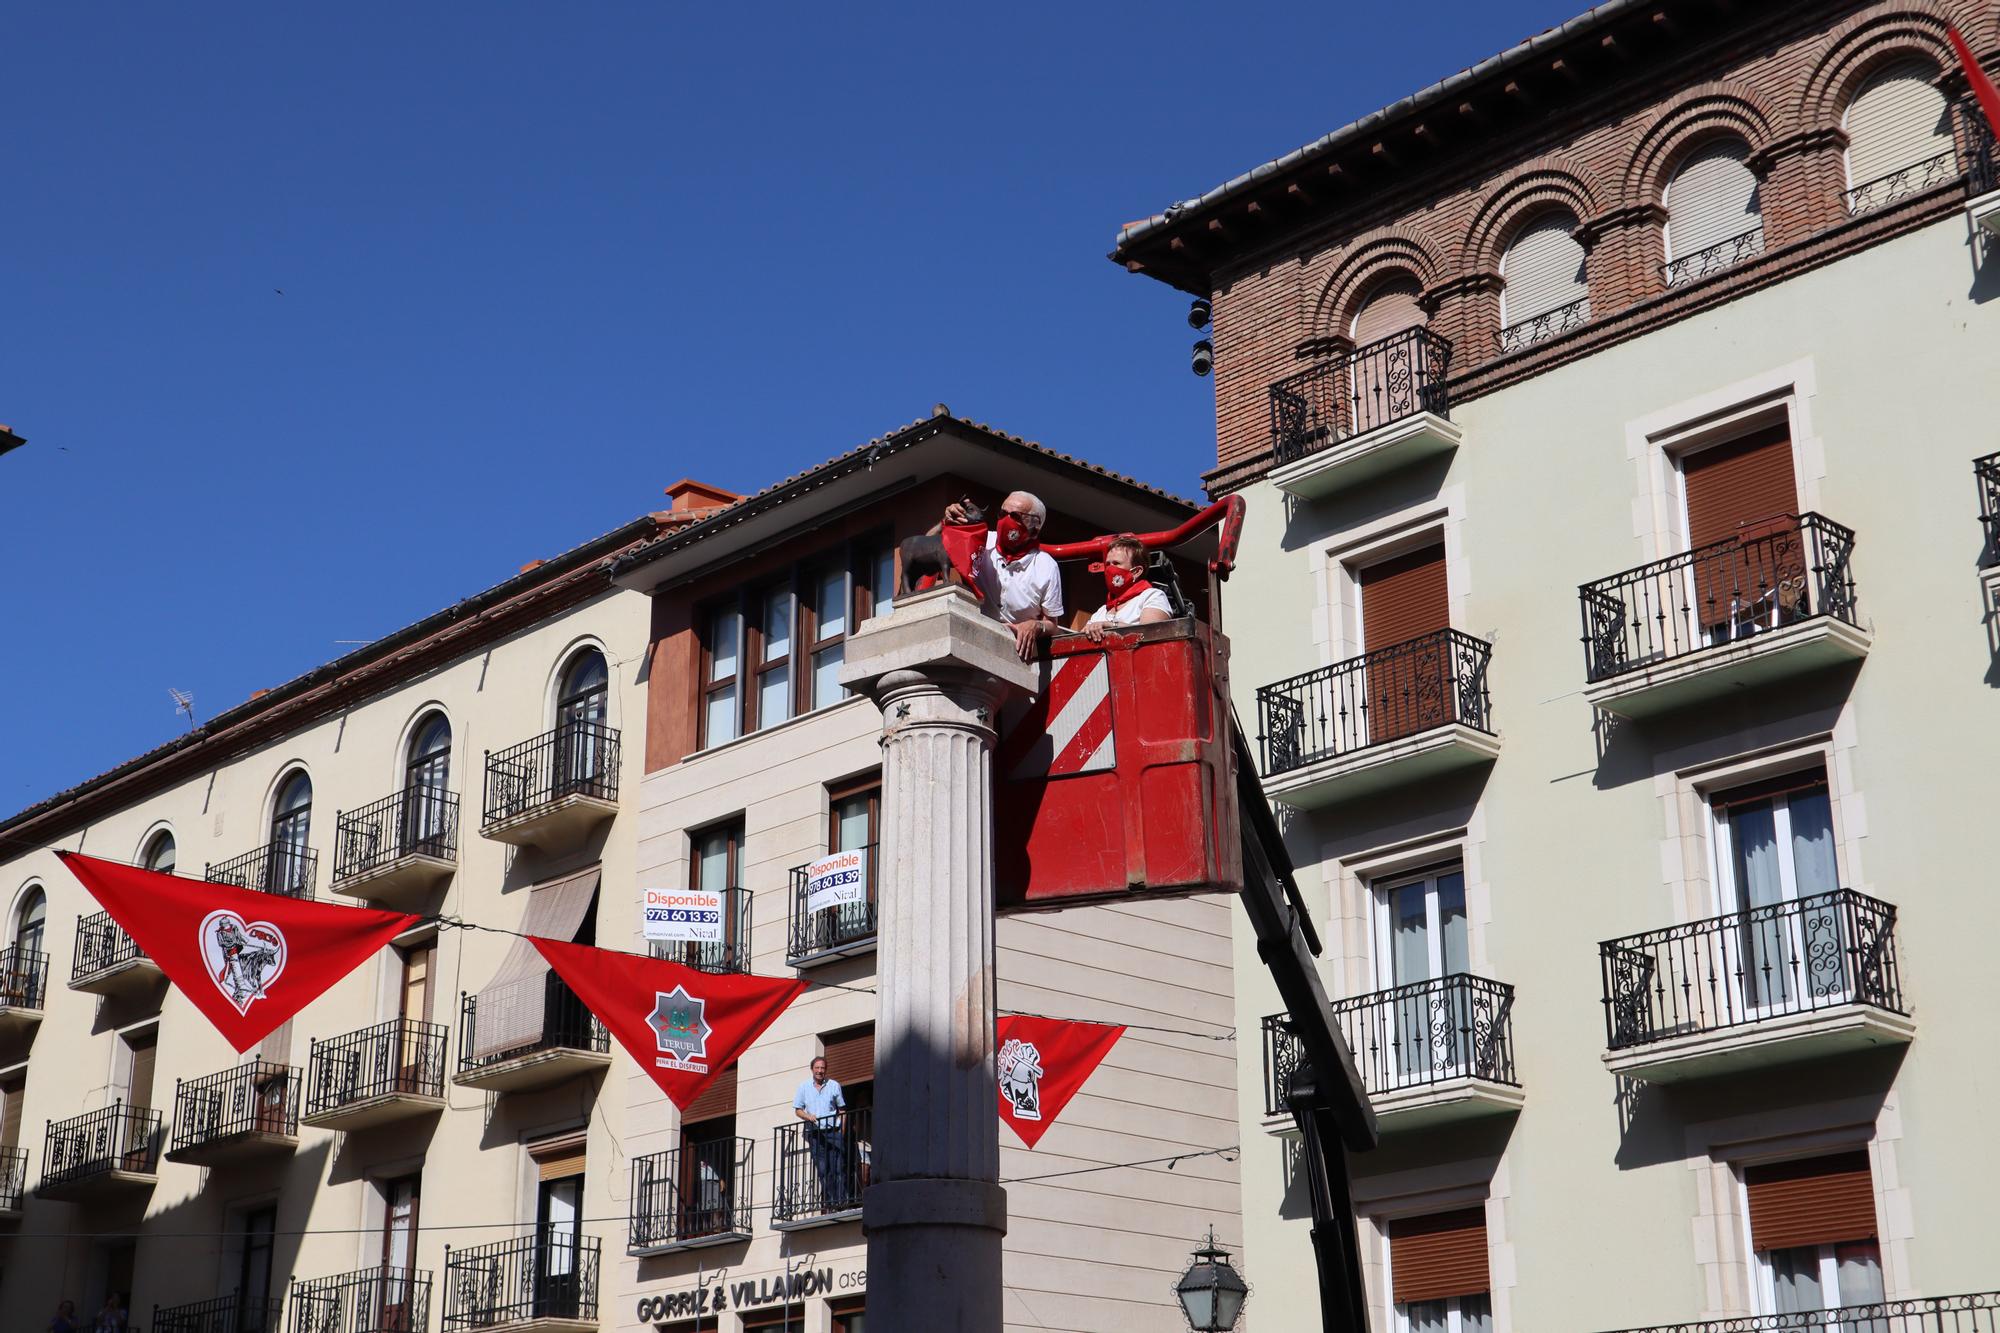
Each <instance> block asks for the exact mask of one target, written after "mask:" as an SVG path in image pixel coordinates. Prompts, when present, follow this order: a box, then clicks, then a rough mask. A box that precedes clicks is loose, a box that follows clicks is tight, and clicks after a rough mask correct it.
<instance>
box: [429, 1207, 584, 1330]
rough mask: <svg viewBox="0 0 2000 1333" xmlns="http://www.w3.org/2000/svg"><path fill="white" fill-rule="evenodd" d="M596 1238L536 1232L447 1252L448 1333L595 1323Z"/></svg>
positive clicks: (446, 1249) (550, 1230)
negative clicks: (535, 1322)
mask: <svg viewBox="0 0 2000 1333" xmlns="http://www.w3.org/2000/svg"><path fill="white" fill-rule="evenodd" d="M598 1251H599V1245H598V1241H597V1237H595V1236H579V1235H577V1234H575V1233H574V1232H569V1231H559V1230H555V1229H553V1228H538V1229H537V1230H536V1232H535V1234H533V1235H530V1236H522V1237H520V1238H518V1239H515V1240H499V1241H494V1242H493V1243H492V1244H490V1245H474V1246H470V1247H468V1248H465V1249H453V1248H451V1247H449V1246H447V1247H446V1248H445V1252H444V1333H471V1331H472V1330H475V1329H483V1328H491V1327H492V1326H493V1325H495V1324H518V1323H525V1322H527V1321H528V1320H531V1319H566V1320H588V1321H595V1320H596V1318H597V1291H598V1286H597V1271H598Z"/></svg>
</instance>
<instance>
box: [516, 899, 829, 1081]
mask: <svg viewBox="0 0 2000 1333" xmlns="http://www.w3.org/2000/svg"><path fill="white" fill-rule="evenodd" d="M532 942H533V944H534V946H535V947H536V948H537V949H539V950H541V952H542V957H544V958H546V959H548V960H549V966H550V967H552V968H554V969H555V970H556V975H557V976H559V977H561V978H562V979H563V981H564V982H565V983H567V984H568V986H569V988H570V989H571V990H573V991H575V992H576V997H577V998H578V999H579V1000H582V1001H583V1003H584V1006H585V1007H586V1008H588V1009H589V1010H590V1012H591V1013H593V1014H596V1015H597V1020H598V1021H599V1022H600V1023H602V1024H604V1026H605V1028H606V1029H607V1030H608V1031H609V1032H610V1033H611V1035H612V1036H614V1037H616V1038H617V1039H618V1044H619V1045H620V1046H623V1047H624V1048H625V1050H626V1051H627V1052H628V1053H629V1054H630V1055H631V1057H632V1058H633V1059H634V1060H637V1061H638V1062H639V1068H641V1069H643V1070H645V1071H646V1072H647V1073H648V1074H650V1075H652V1078H653V1082H655V1083H657V1084H659V1085H660V1091H662V1092H664V1093H666V1094H667V1097H668V1099H669V1100H671V1101H672V1102H673V1104H674V1105H675V1106H678V1107H679V1108H680V1109H681V1110H683V1111H685V1110H686V1109H687V1108H688V1107H689V1105H691V1104H692V1103H693V1101H694V1099H695V1098H697V1097H699V1096H701V1093H702V1089H704V1088H706V1087H707V1086H708V1085H709V1084H710V1083H713V1082H714V1081H715V1080H716V1079H717V1078H718V1077H719V1076H721V1074H722V1072H723V1071H724V1070H726V1069H728V1068H729V1066H731V1065H733V1064H735V1063H736V1057H737V1056H739V1055H741V1054H743V1052H744V1051H745V1050H747V1049H749V1046H750V1043H751V1042H753V1041H755V1040H757V1038H759V1037H761V1036H763V1035H764V1029H766V1028H768V1027H770V1026H771V1024H773V1023H775V1022H777V1021H778V1015H779V1014H782V1013H784V1012H785V1006H786V1005H789V1004H790V1003H791V1002H792V1001H793V1000H796V999H797V998H798V997H799V994H800V993H801V992H802V991H804V990H805V988H806V983H805V982H803V981H797V980H792V979H790V978H785V977H753V976H747V975H745V974H743V973H740V972H723V973H717V972H703V971H701V970H700V969H699V968H693V967H687V966H685V965H683V964H681V963H670V962H668V961H666V960H665V959H663V958H646V957H643V956H641V955H639V954H631V953H615V952H613V951H612V950H610V949H595V948H592V947H591V946H590V945H588V944H562V943H558V942H557V941H555V940H544V939H536V940H534V941H532Z"/></svg>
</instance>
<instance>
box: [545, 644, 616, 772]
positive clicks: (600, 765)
mask: <svg viewBox="0 0 2000 1333" xmlns="http://www.w3.org/2000/svg"><path fill="white" fill-rule="evenodd" d="M610 705H611V675H610V672H609V671H608V670H606V668H605V665H604V654H603V653H600V652H599V651H597V649H595V648H585V649H584V650H583V651H582V652H579V653H578V654H577V655H576V656H574V657H572V658H570V660H569V665H568V666H566V667H564V668H563V674H562V685H561V687H560V688H559V689H558V691H557V693H556V795H558V796H564V795H569V794H571V793H582V794H585V795H593V796H602V795H605V794H607V791H608V790H609V789H608V787H607V784H606V782H605V779H606V777H607V776H608V770H609V768H610V767H611V764H612V755H613V754H614V753H615V749H614V747H613V744H612V737H611V733H610V732H609V730H608V729H607V726H606V724H607V723H608V722H609V720H610Z"/></svg>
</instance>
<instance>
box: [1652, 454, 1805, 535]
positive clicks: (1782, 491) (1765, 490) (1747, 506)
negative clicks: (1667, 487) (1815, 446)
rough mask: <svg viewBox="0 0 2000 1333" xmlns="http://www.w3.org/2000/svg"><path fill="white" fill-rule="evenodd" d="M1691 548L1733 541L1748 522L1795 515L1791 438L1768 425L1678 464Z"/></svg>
mask: <svg viewBox="0 0 2000 1333" xmlns="http://www.w3.org/2000/svg"><path fill="white" fill-rule="evenodd" d="M1681 475H1682V477H1683V479H1684V480H1685V481H1686V483H1687V512H1688V546H1689V548H1690V549H1694V548H1698V547H1702V546H1706V545H1708V544H1709V543H1710V542H1719V541H1722V540H1724V539H1725V538H1729V537H1734V536H1736V535H1737V534H1738V533H1739V531H1740V530H1741V529H1742V528H1743V527H1744V526H1745V525H1746V524H1750V523H1755V522H1757V521H1758V520H1760V519H1766V518H1772V517H1775V516H1777V515H1779V514H1793V513H1797V512H1798V507H1799V493H1798V486H1797V483H1795V482H1794V481H1793V479H1792V437H1791V434H1790V432H1789V430H1788V429H1787V428H1786V427H1784V426H1771V427H1767V428H1766V429H1764V430H1759V431H1752V432H1751V433H1750V434H1748V435H1744V436H1741V437H1739V438H1737V439H1734V440H1730V441H1728V442H1727V443H1725V444H1718V445H1713V446H1711V447H1709V448H1707V449H1703V450H1701V451H1700V452H1699V453H1692V454H1688V455H1687V456H1686V457H1684V458H1683V459H1682V460H1681Z"/></svg>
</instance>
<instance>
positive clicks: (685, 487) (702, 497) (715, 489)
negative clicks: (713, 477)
mask: <svg viewBox="0 0 2000 1333" xmlns="http://www.w3.org/2000/svg"><path fill="white" fill-rule="evenodd" d="M667 498H668V499H670V500H672V501H673V506H672V508H673V512H675V513H682V514H684V513H690V512H692V511H694V510H697V509H721V508H723V507H725V506H727V505H733V504H735V503H736V502H737V501H738V500H741V499H742V498H743V497H742V496H740V495H738V494H737V493H736V492H735V491H725V490H723V489H722V488H721V487H720V486H705V485H703V484H702V483H701V482H698V481H696V480H695V479H694V478H693V477H682V478H681V479H680V480H679V481H677V482H675V483H674V484H673V485H671V486H669V487H667Z"/></svg>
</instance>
